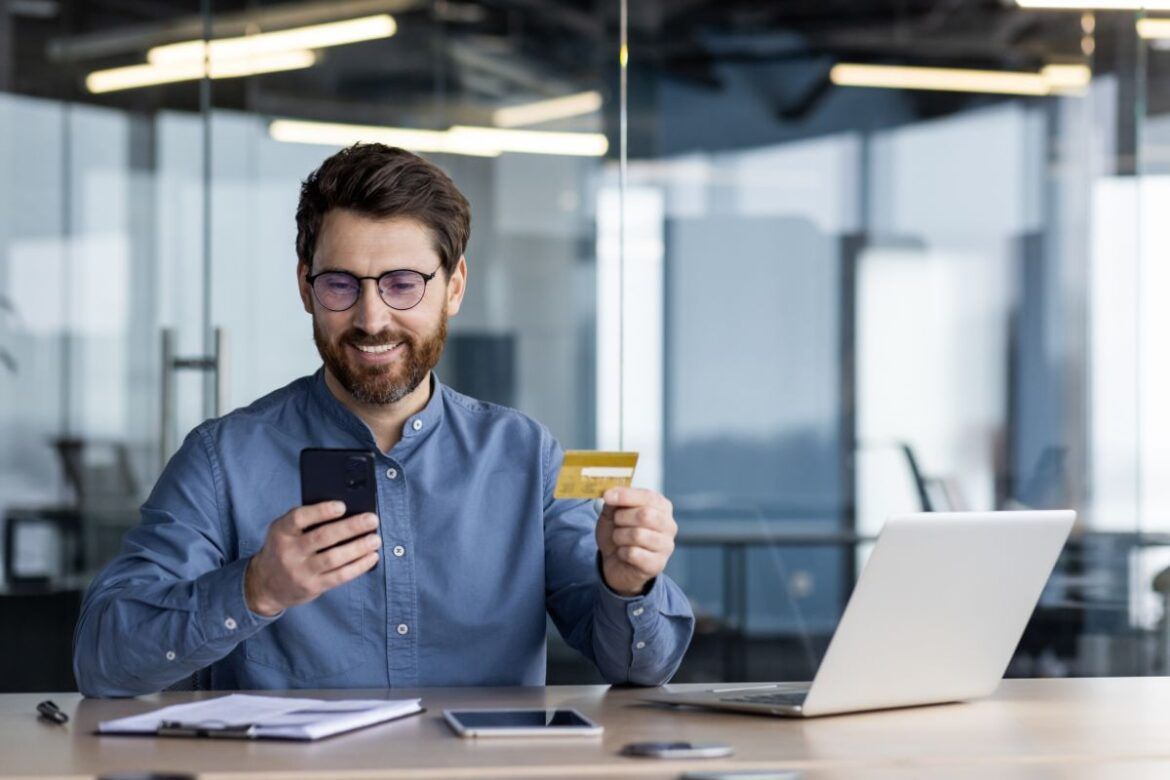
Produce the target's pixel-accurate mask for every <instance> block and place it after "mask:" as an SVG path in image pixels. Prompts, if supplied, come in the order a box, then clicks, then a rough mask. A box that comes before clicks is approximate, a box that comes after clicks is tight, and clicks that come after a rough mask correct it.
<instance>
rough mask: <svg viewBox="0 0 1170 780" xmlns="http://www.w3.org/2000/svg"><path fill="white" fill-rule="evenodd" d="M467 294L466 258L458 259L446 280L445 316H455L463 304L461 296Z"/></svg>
mask: <svg viewBox="0 0 1170 780" xmlns="http://www.w3.org/2000/svg"><path fill="white" fill-rule="evenodd" d="M465 292H467V258H465V257H460V258H459V263H458V264H457V265H456V266H455V270H454V271H453V272H452V273H451V278H450V279H448V280H447V315H448V316H451V317H453V316H455V315H456V314H458V313H459V307H460V305H461V304H462V303H463V294H464V293H465Z"/></svg>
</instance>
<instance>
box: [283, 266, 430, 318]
mask: <svg viewBox="0 0 1170 780" xmlns="http://www.w3.org/2000/svg"><path fill="white" fill-rule="evenodd" d="M442 267H443V266H441V265H440V266H439V267H438V268H436V269H435V270H434V271H433V272H431V273H429V274H424V273H423V272H422V271H416V270H414V269H413V268H392V269H390V270H389V271H386V272H384V273H381V274H378V275H377V276H358V275H357V274H353V273H350V272H349V271H318V272H317V273H315V274H305V281H306V282H308V283H309V288H310V289H312V291H313V297H314V298H316V299H317V303H319V304H321V305H322V306H325V302H324V301H323V300H321V296H320V295H318V294H317V285H316V284H314V282H316V281H317V279H319V278H320V277H322V276H324V275H325V274H342V275H344V276H348V277H349V278H350V279H353V280H355V281H356V282H357V284H358V294H357V297H355V298H354V299H353V303H351V304H350V305H349V306H346V307H345V308H344V309H330V308H329V307H328V306H325V308H326V309H327V310H328V311H334V312H337V311H349V310H350V309H352V308H353V307H354V306H356V305H357V302H358V301H360V300H361V299H362V282H364V281H365V280H366V279H371V280H373V282H374V286H375V287H377V289H378V298H379V299H380V300H381V301H382V303H385V304H386V306H387V307H388V308H391V309H393V310H394V311H410V310H411V309H413V308H414V307H415V306H418V305H419V304H420V303H422V301H423V298H425V297H427V282H429V281H430V280H432V279H434V278H435V277H436V276H438V275H439V271H440V269H442ZM401 273H412V274H418V276H419V277H421V278H422V280H423V291H422V295H420V296H419V297H418V300H417V301H415V302H414V303H412V304H411V305H409V306H407V307H405V308H402V309H400V308H398V307H397V306H392V305H391V304H390V303H388V302H387V301H386V297H385V296H384V295H382V279H383V278H385V277H387V276H389V275H390V274H401Z"/></svg>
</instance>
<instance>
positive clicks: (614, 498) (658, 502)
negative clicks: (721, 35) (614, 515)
mask: <svg viewBox="0 0 1170 780" xmlns="http://www.w3.org/2000/svg"><path fill="white" fill-rule="evenodd" d="M602 498H603V499H604V500H605V503H606V504H608V505H610V506H615V507H618V508H621V507H637V506H652V507H658V508H659V509H663V510H665V511H667V512H670V513H673V511H674V506H673V505H672V504H671V503H670V501H669V500H668V499H667V498H666V496H664V495H662V494H661V493H659V492H658V491H657V490H650V489H649V488H636V487H624V488H610V489H609V490H607V491H605V495H604V496H602Z"/></svg>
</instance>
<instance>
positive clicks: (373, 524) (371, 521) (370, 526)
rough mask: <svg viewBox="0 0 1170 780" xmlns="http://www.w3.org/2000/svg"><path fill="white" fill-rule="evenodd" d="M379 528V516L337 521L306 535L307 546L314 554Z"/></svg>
mask: <svg viewBox="0 0 1170 780" xmlns="http://www.w3.org/2000/svg"><path fill="white" fill-rule="evenodd" d="M377 527H378V516H377V515H375V514H368V513H367V514H362V515H354V516H353V517H347V518H346V519H344V520H336V521H334V522H331V523H326V524H325V525H323V526H321V527H320V528H317V529H315V530H312V531H310V532H308V533H307V534H305V544H306V545H308V549H310V550H312V551H313V552H317V551H319V550H324V549H325V548H326V547H332V546H333V545H335V544H337V543H338V542H344V541H345V540H346V539H352V538H353V537H355V536H360V535H362V534H367V533H369V532H370V531H373V530H374V529H376V528H377Z"/></svg>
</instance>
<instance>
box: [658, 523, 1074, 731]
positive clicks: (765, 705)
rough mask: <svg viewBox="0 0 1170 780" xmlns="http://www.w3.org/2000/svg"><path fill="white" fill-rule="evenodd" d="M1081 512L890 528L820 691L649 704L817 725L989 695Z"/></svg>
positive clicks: (662, 694) (790, 688)
mask: <svg viewBox="0 0 1170 780" xmlns="http://www.w3.org/2000/svg"><path fill="white" fill-rule="evenodd" d="M1075 520H1076V513H1075V512H1071V511H1059V512H957V513H931V514H915V515H906V516H903V517H895V518H891V519H890V520H889V521H887V522H886V525H885V527H884V528H883V529H882V532H881V535H880V536H879V537H878V540H877V543H876V545H875V546H874V549H873V553H872V554H871V555H870V558H869V562H868V563H867V564H866V566H865V569H864V570H863V571H862V573H861V577H860V578H859V579H858V582H857V587H856V588H855V589H854V591H853V595H852V597H850V599H849V604H848V605H847V606H846V608H845V613H844V614H843V615H842V616H841V622H840V623H839V624H838V626H837V631H836V633H834V634H833V639H832V641H831V642H830V643H829V648H828V650H827V651H825V657H824V659H823V660H822V661H821V665H820V668H818V669H817V673H816V676H815V677H814V678H813V681H812V682H811V683H773V684H750V683H741V684H726V685H721V686H719V687H713V688H709V689H707V690H703V689H697V688H696V687H695V686H693V685H692V686H687V687H688V688H690V690H683V689H682V686H679V687H678V688H672V687H671V686H669V685H668V686H665V687H663V688H658V689H654V690H651V691H647V692H646V693H645V694H643V695H642V696H641V698H643V699H645V700H649V701H654V702H660V703H667V704H678V705H689V706H699V707H714V708H718V709H725V710H739V711H744V712H755V713H763V714H769V715H784V716H790V717H813V716H816V715H831V714H834V713H842V712H858V711H861V710H877V709H885V708H889V707H909V706H913V705H919V704H940V703H943V702H953V701H964V700H967V699H975V698H979V697H981V696H987V695H988V694H990V693H991V692H992V691H994V690H995V688H996V686H997V685H998V684H999V681H1000V679H1001V678H1002V677H1003V673H1004V670H1005V669H1006V668H1007V665H1008V662H1009V661H1011V658H1012V653H1013V652H1014V651H1015V649H1016V645H1017V644H1018V643H1019V641H1020V635H1021V634H1023V632H1024V627H1025V626H1026V625H1027V623H1028V618H1029V617H1030V616H1031V614H1032V611H1033V610H1034V609H1035V607H1036V602H1037V601H1038V600H1039V598H1040V592H1041V591H1042V590H1043V588H1044V584H1045V582H1047V580H1048V576H1049V574H1051V572H1052V567H1053V566H1054V565H1055V564H1056V558H1057V556H1058V555H1059V554H1060V550H1061V548H1062V547H1063V546H1064V542H1065V539H1067V538H1068V534H1069V531H1070V530H1071V529H1072V526H1073V522H1074V521H1075Z"/></svg>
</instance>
